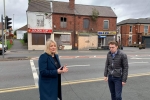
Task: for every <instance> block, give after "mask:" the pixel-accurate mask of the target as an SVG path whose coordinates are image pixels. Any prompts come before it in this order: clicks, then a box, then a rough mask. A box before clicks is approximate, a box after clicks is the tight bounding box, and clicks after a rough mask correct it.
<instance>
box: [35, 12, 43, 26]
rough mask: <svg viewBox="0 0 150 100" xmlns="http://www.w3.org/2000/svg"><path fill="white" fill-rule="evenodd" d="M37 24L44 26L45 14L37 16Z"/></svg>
mask: <svg viewBox="0 0 150 100" xmlns="http://www.w3.org/2000/svg"><path fill="white" fill-rule="evenodd" d="M36 25H37V27H44V16H43V15H37V16H36Z"/></svg>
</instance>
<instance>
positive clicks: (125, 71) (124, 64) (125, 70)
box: [122, 54, 129, 83]
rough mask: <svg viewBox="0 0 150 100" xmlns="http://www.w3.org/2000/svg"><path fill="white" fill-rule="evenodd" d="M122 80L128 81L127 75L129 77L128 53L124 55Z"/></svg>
mask: <svg viewBox="0 0 150 100" xmlns="http://www.w3.org/2000/svg"><path fill="white" fill-rule="evenodd" d="M122 65H123V66H122V82H124V83H125V82H126V81H127V77H128V68H129V65H128V58H127V55H126V54H123V57H122Z"/></svg>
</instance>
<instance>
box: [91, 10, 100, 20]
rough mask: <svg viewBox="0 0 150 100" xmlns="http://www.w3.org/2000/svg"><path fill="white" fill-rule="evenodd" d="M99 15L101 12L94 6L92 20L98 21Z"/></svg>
mask: <svg viewBox="0 0 150 100" xmlns="http://www.w3.org/2000/svg"><path fill="white" fill-rule="evenodd" d="M98 15H99V12H98V11H97V10H96V9H95V8H93V11H92V20H93V21H96V19H97V18H98Z"/></svg>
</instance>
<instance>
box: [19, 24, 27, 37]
mask: <svg viewBox="0 0 150 100" xmlns="http://www.w3.org/2000/svg"><path fill="white" fill-rule="evenodd" d="M26 32H27V25H25V26H23V27H21V28H19V29H17V30H16V35H17V39H23V36H24V33H26Z"/></svg>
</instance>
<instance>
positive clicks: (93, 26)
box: [52, 14, 117, 47]
mask: <svg viewBox="0 0 150 100" xmlns="http://www.w3.org/2000/svg"><path fill="white" fill-rule="evenodd" d="M61 17H66V18H67V27H66V28H61V26H60V18H61ZM52 18H53V19H52V20H53V30H54V31H71V32H72V43H73V47H75V43H77V40H78V39H77V34H76V31H78V32H96V33H97V31H116V19H117V18H106V17H100V18H98V19H97V21H92V19H91V16H74V15H67V14H53V15H52ZM84 18H87V19H89V21H90V22H89V28H88V29H84V28H83V19H84ZM104 20H109V29H108V30H104V29H103V21H104ZM54 25H55V26H56V27H55V28H54ZM77 44H78V43H77Z"/></svg>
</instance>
